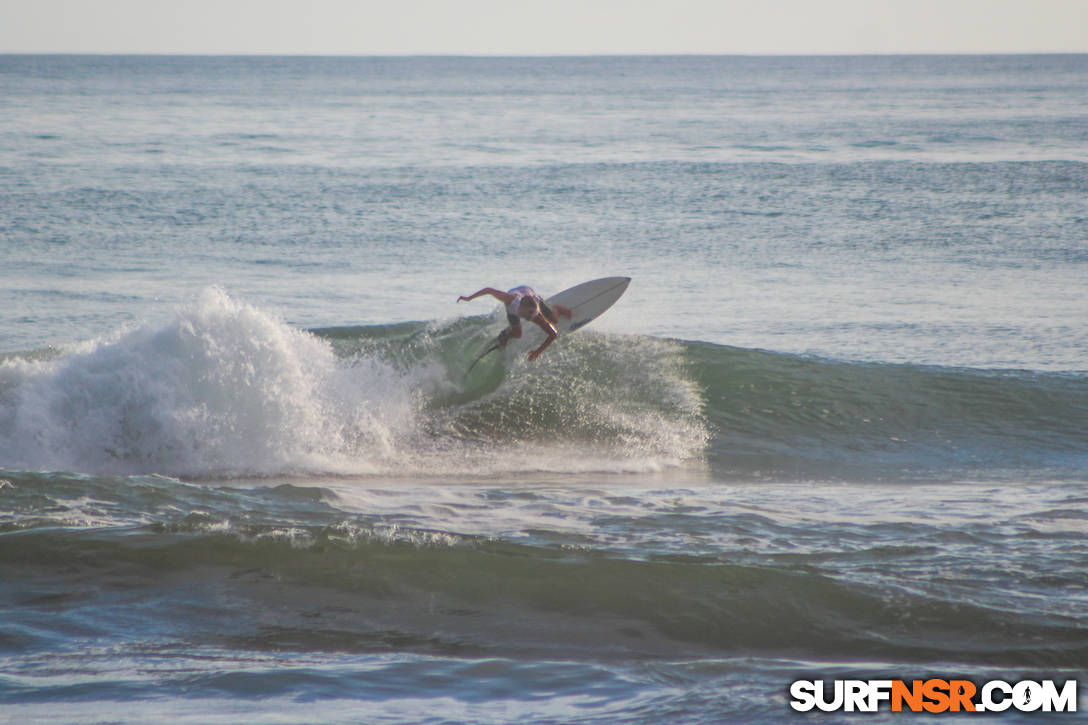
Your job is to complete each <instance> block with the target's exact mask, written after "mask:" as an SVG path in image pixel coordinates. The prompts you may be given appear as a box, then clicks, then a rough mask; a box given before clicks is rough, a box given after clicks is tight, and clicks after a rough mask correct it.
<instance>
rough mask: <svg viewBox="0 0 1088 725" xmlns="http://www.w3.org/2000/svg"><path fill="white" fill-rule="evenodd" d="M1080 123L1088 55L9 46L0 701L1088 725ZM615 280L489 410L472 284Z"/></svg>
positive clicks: (124, 710)
mask: <svg viewBox="0 0 1088 725" xmlns="http://www.w3.org/2000/svg"><path fill="white" fill-rule="evenodd" d="M1085 98H1088V56H1007V57H1006V56H1001V57H997V56H994V57H968V56H955V57H842V58H832V57H808V58H739V57H738V58H733V57H674V58H667V57H644V58H533V59H509V58H507V59H503V58H488V59H482V58H242V57H238V58H203V57H190V58H176V57H104V56H95V57H77V56H41V57H36V56H0V109H2V117H3V119H4V120H3V123H0V275H2V279H3V284H0V309H4V310H6V311H7V313H6V314H3V315H0V711H2V712H3V713H4V716H5V717H10V718H12V719H13V721H19V722H23V721H28V722H29V721H35V722H39V721H40V722H70V721H83V720H93V721H110V722H114V721H117V722H129V721H131V722H145V721H159V720H162V719H166V718H169V719H171V720H176V721H179V722H202V723H203V722H237V721H239V720H245V721H248V722H285V721H287V722H512V721H525V722H601V723H604V722H608V723H615V722H621V723H622V722H631V723H659V722H699V723H716V722H722V721H736V722H768V721H786V720H789V719H792V718H793V717H796V715H795V714H794V713H792V711H791V710H790V709H789V707H788V699H789V698H788V686H789V683H790V682H792V681H793V680H794V679H798V678H804V679H820V678H824V679H834V678H862V679H870V678H887V677H893V678H904V679H913V678H918V677H922V676H929V675H937V676H944V677H953V676H954V677H967V678H970V679H973V680H975V681H985V680H990V679H1004V680H1010V681H1014V680H1017V679H1047V678H1057V679H1063V680H1064V679H1079V680H1080V682H1081V693H1082V699H1081V707H1082V709H1083V708H1084V707H1088V701H1086V700H1085V699H1084V692H1086V690H1085V688H1088V543H1086V542H1088V537H1086V534H1088V325H1086V322H1088V286H1086V284H1085V281H1086V280H1088V241H1086V240H1088V105H1086V104H1085ZM616 274H625V275H630V276H632V278H633V281H632V283H631V286H630V288H629V290H628V292H627V294H626V295H625V296H624V297H623V298H622V299H621V300H620V302H619V303H618V304H617V305H616V306H615V308H613V309H612V310H610V311H609V312H608V313H607V314H606V315H605V316H604V317H602V318H601V319H600V320H598V321H596V322H595V323H594V324H593V325H592V326H590V327H589V328H587V329H585V330H584V331H580V332H578V333H577V334H575V335H571V336H570V337H569V338H564V339H561V340H559V341H558V342H556V344H555V345H553V346H552V347H551V348H550V349H549V350H548V351H547V353H546V354H545V355H544V356H543V357H542V358H541V359H540V360H539V361H537V362H536V363H532V364H530V363H528V362H527V361H526V360H525V354H526V353H527V351H528V350H529V349H531V348H530V345H532V344H533V342H532V340H525V341H522V342H521V343H519V344H518V345H514V346H511V348H510V349H508V350H506V351H504V352H503V353H501V354H494V355H492V356H489V357H488V358H486V359H485V360H484V361H483V362H481V363H480V364H479V365H478V366H476V368H475V369H474V370H473V371H472V373H471V374H470V375H469V374H466V370H467V368H468V365H469V363H470V362H471V361H472V360H473V359H474V358H475V357H476V355H477V354H478V353H479V352H480V351H482V350H483V349H484V348H485V347H486V345H487V344H488V341H489V340H490V339H491V338H492V336H493V335H494V334H495V333H496V332H497V330H499V329H500V328H501V326H502V324H503V318H502V315H501V314H500V313H499V310H498V309H497V306H496V305H495V304H494V303H492V302H488V301H486V300H477V301H474V302H472V303H461V304H458V303H456V302H455V300H456V299H457V296H458V295H460V294H467V293H469V292H472V291H475V290H476V289H478V288H480V287H482V286H485V285H489V286H496V287H513V286H515V285H518V284H531V285H533V286H534V287H536V288H537V289H538V291H540V292H542V293H544V294H545V295H547V294H551V293H553V292H556V291H558V290H560V289H562V288H564V287H567V286H569V285H572V284H575V283H577V282H581V281H584V280H586V279H591V278H594V277H600V276H610V275H616ZM864 717H866V718H867V719H869V720H870V721H885V720H888V721H896V720H900V719H901V718H902V716H901V715H897V714H892V713H888V712H885V713H883V715H878V716H875V717H874V716H864ZM1018 717H1022V718H1023V719H1024V720H1025V721H1026V719H1027V718H1028V717H1029V715H1022V716H1017V715H1016V714H1014V713H1008V714H1007V715H1006V719H1009V720H1016V719H1017V718H1018Z"/></svg>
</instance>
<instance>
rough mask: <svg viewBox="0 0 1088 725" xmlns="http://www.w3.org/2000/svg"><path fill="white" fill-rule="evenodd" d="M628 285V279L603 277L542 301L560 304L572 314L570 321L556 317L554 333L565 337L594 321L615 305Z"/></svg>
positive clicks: (629, 280) (629, 281) (560, 316)
mask: <svg viewBox="0 0 1088 725" xmlns="http://www.w3.org/2000/svg"><path fill="white" fill-rule="evenodd" d="M630 283H631V278H630V277H602V278H601V279H594V280H591V281H589V282H583V283H582V284H579V285H575V286H573V287H571V288H570V289H565V290H563V291H562V292H559V293H558V294H554V295H552V296H551V297H549V298H548V299H547V300H545V301H546V302H547V303H548V304H549V305H561V306H563V307H566V308H568V309H569V310H570V311H571V315H570V317H569V318H568V317H567V316H565V315H559V324H557V325H556V326H555V329H556V331H557V332H558V333H559V334H560V335H564V334H566V333H568V332H574V331H575V330H577V329H579V328H582V327H585V326H586V325H588V324H589V323H590V322H593V320H595V319H597V318H598V317H600V316H601V315H602V314H604V312H605V310H607V309H608V308H609V307H611V306H612V305H614V304H616V300H618V299H619V298H620V297H622V296H623V293H624V292H626V291H627V285H629V284H630ZM556 312H557V313H558V310H556Z"/></svg>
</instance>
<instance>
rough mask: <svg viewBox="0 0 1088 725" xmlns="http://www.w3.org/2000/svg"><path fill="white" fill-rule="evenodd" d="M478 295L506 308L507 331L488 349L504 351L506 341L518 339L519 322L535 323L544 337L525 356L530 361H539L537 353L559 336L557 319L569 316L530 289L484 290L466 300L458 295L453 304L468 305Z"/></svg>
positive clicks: (564, 308)
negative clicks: (535, 347)
mask: <svg viewBox="0 0 1088 725" xmlns="http://www.w3.org/2000/svg"><path fill="white" fill-rule="evenodd" d="M482 295H491V296H492V297H494V298H495V299H497V300H498V301H499V302H501V303H503V305H505V306H506V321H507V322H508V323H509V324H510V326H509V327H507V328H506V329H505V330H503V331H502V332H500V333H499V338H498V340H496V341H495V347H493V348H492V349H497V348H500V347H506V343H508V342H510V340H516V339H518V338H520V337H521V321H522V320H528V321H529V322H532V323H535V324H536V325H537V326H538V327H539V328H540V329H541V330H543V331H544V334H545V335H547V338H546V339H545V340H544V343H543V344H542V345H541V346H540V347H538V348H537V349H535V350H533V351H532V352H531V353H529V360H530V361H532V360H536V359H537V358H538V357H540V353H542V352H544V351H545V350H546V349H547V348H548V345H551V344H552V341H553V340H555V338H556V337H557V336H558V335H559V332H558V331H557V330H556V329H555V326H556V325H557V324H559V315H563V316H564V317H567V318H569V317H570V315H571V312H570V310H569V309H567V308H566V307H563V306H562V305H554V306H552V305H549V304H548V303H547V302H545V301H544V300H543V299H542V298H541V297H540V295H538V294H537V293H536V292H534V291H533V289H532V288H531V287H526V286H524V285H522V286H521V287H515V288H514V289H512V290H509V291H508V292H503V291H502V290H497V289H495V288H494V287H484V288H483V289H482V290H479V291H478V292H473V293H472V294H470V295H468V296H467V297H466V296H465V295H461V296H460V297H458V298H457V301H458V302H471V301H472V300H474V299H476V298H477V297H480V296H482ZM488 352H490V350H489V351H488ZM485 354H486V353H485Z"/></svg>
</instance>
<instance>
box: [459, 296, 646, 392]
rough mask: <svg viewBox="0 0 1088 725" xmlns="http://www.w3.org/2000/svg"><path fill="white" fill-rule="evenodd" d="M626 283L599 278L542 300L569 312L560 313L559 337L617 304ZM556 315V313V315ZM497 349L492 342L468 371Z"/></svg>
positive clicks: (587, 322) (556, 327)
mask: <svg viewBox="0 0 1088 725" xmlns="http://www.w3.org/2000/svg"><path fill="white" fill-rule="evenodd" d="M629 284H631V278H630V277H601V278H600V279H592V280H590V281H588V282H583V283H582V284H576V285H574V286H573V287H569V288H567V289H565V290H563V291H562V292H559V293H557V294H554V295H552V296H551V297H549V298H547V299H546V300H544V301H545V302H546V303H548V305H550V306H553V308H554V306H555V305H559V306H561V307H566V308H567V309H569V310H570V317H567V316H566V315H563V314H559V324H557V325H556V326H555V330H556V332H558V333H559V337H562V336H563V335H569V334H570V333H572V332H574V331H575V330H580V329H582V328H583V327H585V326H586V325H588V324H589V323H591V322H593V321H594V320H596V319H597V318H598V317H600V316H601V315H603V314H604V313H605V311H606V310H608V308H609V307H611V306H612V305H614V304H616V301H617V300H619V298H620V297H622V296H623V293H624V292H626V291H627V285H629ZM558 312H559V311H558V310H556V313H557V314H558ZM499 347H500V345H499V342H498V340H496V341H495V342H493V343H492V344H491V346H490V347H488V348H487V350H484V352H483V353H481V354H480V356H479V357H477V358H476V359H475V360H473V361H472V364H471V365H469V367H468V372H471V371H472V368H474V367H476V363H478V362H480V361H481V360H483V359H484V358H485V357H487V355H488V354H489V353H492V352H494V351H495V350H498V349H499ZM466 374H467V373H466Z"/></svg>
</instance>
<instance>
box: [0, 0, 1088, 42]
mask: <svg viewBox="0 0 1088 725" xmlns="http://www.w3.org/2000/svg"><path fill="white" fill-rule="evenodd" d="M1035 52H1056V53H1068V52H1088V0H0V53H185V54H189V53H193V54H205V53H214V54H306V55H405V54H425V55H431V54H454V55H595V54H643V53H713V54H718V53H723V54H808V53H847V54H851V53H1035Z"/></svg>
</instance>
